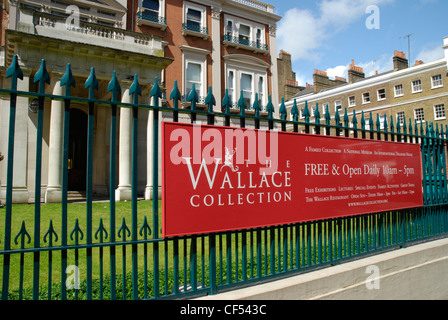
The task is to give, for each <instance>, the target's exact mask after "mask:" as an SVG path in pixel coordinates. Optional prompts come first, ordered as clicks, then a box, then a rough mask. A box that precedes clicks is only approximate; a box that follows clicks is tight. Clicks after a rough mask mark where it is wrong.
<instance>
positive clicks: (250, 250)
mask: <svg viewBox="0 0 448 320" xmlns="http://www.w3.org/2000/svg"><path fill="white" fill-rule="evenodd" d="M6 76H7V78H11V89H0V94H2V95H6V96H9V98H10V105H9V117H10V119H9V136H8V154H7V159H6V160H7V181H6V208H5V212H4V216H2V220H1V223H2V224H3V228H2V230H0V232H3V237H2V238H3V239H4V240H3V242H2V243H1V244H0V261H1V263H2V269H1V270H2V272H1V273H0V280H1V283H2V286H1V298H2V300H7V299H20V300H21V299H34V300H38V299H61V300H66V299H80V300H82V299H87V300H91V299H100V300H103V299H112V300H114V299H134V300H137V299H162V298H168V299H175V298H180V297H188V296H196V295H205V294H217V293H218V292H220V291H222V290H228V289H232V288H236V287H239V286H241V285H248V284H253V283H257V282H260V281H266V280H271V279H276V278H278V277H280V276H282V277H283V276H286V275H293V274H298V273H301V272H308V271H310V270H314V269H315V268H321V267H325V266H331V265H334V264H338V263H342V262H344V261H346V260H349V259H355V258H360V257H363V256H365V255H367V254H372V253H381V252H383V251H384V250H391V249H396V248H400V247H403V246H407V245H411V244H413V243H416V242H421V241H427V240H431V239H435V238H438V237H446V235H447V233H448V212H447V209H448V206H447V204H448V192H447V176H446V148H447V143H446V142H447V141H446V133H447V132H448V128H446V127H445V130H444V129H443V128H442V127H440V128H439V126H438V125H436V126H435V127H434V126H433V125H432V124H429V123H426V124H425V128H424V127H423V124H419V125H418V124H416V123H414V126H413V123H412V121H410V122H409V125H406V124H405V125H399V124H397V126H394V125H393V119H391V122H390V124H388V123H387V119H384V120H385V121H384V129H383V130H380V119H379V116H378V118H377V123H376V129H375V127H374V123H373V118H372V115H370V118H369V119H370V120H369V123H366V120H365V117H364V114H363V113H362V114H361V120H360V125H361V126H360V127H358V122H357V114H356V112H355V111H353V117H352V119H350V118H349V116H348V114H347V110H346V111H345V114H344V115H343V117H342V118H341V116H340V115H339V113H336V114H335V116H334V117H331V116H330V113H329V111H328V108H327V110H326V113H325V116H324V118H323V119H321V116H320V114H319V111H318V110H319V108H316V109H315V110H316V112H315V114H314V115H313V116H314V120H315V121H314V123H311V122H310V117H311V115H310V112H309V109H308V106H307V105H306V106H305V109H304V112H303V115H304V117H305V121H304V122H299V121H298V118H299V112H298V108H297V105H296V104H295V103H294V105H293V107H292V109H291V117H292V120H291V121H290V120H287V117H288V114H287V110H286V107H285V104H284V102H283V101H282V104H281V107H280V110H279V113H280V119H275V118H274V106H273V104H272V102H271V100H270V99H269V103H268V105H267V107H266V111H267V117H264V116H260V107H259V104H258V99H255V102H254V106H253V108H252V110H251V111H253V115H250V116H249V115H246V108H245V107H244V106H245V104H244V99H240V101H239V102H238V105H239V107H240V113H239V114H235V113H231V112H230V109H231V107H232V105H233V104H232V101H230V99H229V96H228V94H226V95H225V98H224V100H223V101H222V108H223V112H221V113H219V112H214V111H213V106H214V105H215V104H216V101H215V99H214V97H213V95H212V94H211V92H212V90H211V88H209V93H208V95H207V97H206V98H205V101H204V103H205V105H207V107H208V109H207V110H202V111H200V110H197V108H196V105H197V103H198V101H199V98H198V96H197V93H196V90H195V88H193V90H192V91H191V93H190V95H189V96H188V98H187V100H188V101H189V102H190V103H191V108H190V109H188V110H186V109H180V108H179V102H180V101H181V99H182V96H181V94H180V92H179V90H178V89H177V83H175V85H174V90H173V91H172V93H171V95H170V99H171V100H172V101H173V108H166V107H162V106H159V102H158V101H159V99H158V98H161V97H162V92H161V90H160V88H159V86H158V84H157V79H156V81H155V85H154V87H153V88H152V90H151V92H150V96H151V98H154V99H153V101H154V103H153V105H142V104H140V103H139V96H140V95H141V93H142V89H141V87H140V85H139V83H138V76H137V75H136V76H135V77H134V82H133V84H132V86H131V88H130V90H129V94H130V95H131V96H132V103H122V102H119V101H118V97H119V93H120V91H121V89H120V84H119V81H118V79H117V76H116V73H115V72H114V73H113V75H112V80H111V81H110V82H109V85H108V87H107V91H108V92H110V93H111V99H110V101H104V100H98V99H96V98H95V94H96V90H97V89H98V81H97V79H96V77H95V70H94V69H93V68H92V70H91V73H90V76H89V77H88V78H87V81H86V82H85V84H84V88H85V90H86V91H87V93H88V98H78V97H72V96H71V88H72V87H73V86H74V85H75V83H74V77H73V76H72V74H71V67H70V64H69V65H68V66H67V71H66V73H65V75H64V76H63V78H62V80H61V86H63V87H64V88H65V93H64V96H55V95H50V94H46V93H45V86H46V84H48V83H49V82H50V77H49V74H48V72H47V70H46V66H45V61H44V60H43V61H42V64H41V67H40V69H39V70H38V71H37V73H36V74H35V75H34V81H35V82H36V83H37V84H38V92H20V91H17V82H18V79H22V77H23V74H22V71H21V69H20V67H19V64H18V61H17V57H16V56H15V57H14V58H13V62H12V65H11V66H10V67H9V68H8V69H7V73H6ZM19 96H25V97H29V98H31V99H32V98H37V99H38V110H37V119H38V121H37V134H36V163H35V166H36V171H35V201H34V205H32V209H33V210H32V211H33V212H32V214H31V216H32V218H28V220H26V219H25V218H23V217H18V216H16V215H14V213H15V211H18V210H19V208H18V207H16V206H15V205H13V204H12V193H13V167H14V162H13V159H14V143H15V140H14V134H15V122H16V119H15V118H16V112H15V111H16V106H17V97H19ZM52 99H53V100H62V101H64V135H63V161H64V162H63V163H64V167H63V191H62V198H61V201H62V203H61V205H60V207H58V209H57V213H56V215H55V214H48V213H47V207H46V206H47V205H43V204H41V201H40V197H41V175H42V171H41V168H42V133H43V129H44V121H43V112H44V107H45V101H46V100H52ZM72 103H77V104H84V105H86V106H87V107H88V127H87V131H88V132H87V159H86V161H87V179H86V181H87V182H86V188H87V191H86V202H85V204H83V207H82V208H83V210H85V215H84V217H82V216H76V217H73V216H72V215H70V214H69V211H70V210H71V209H73V207H71V206H73V204H69V203H68V201H67V185H68V184H67V171H68V168H67V164H68V141H69V125H70V121H69V117H70V108H71V105H72ZM104 105H105V106H108V107H109V109H110V114H111V120H110V160H109V162H110V164H109V168H110V174H109V180H110V190H112V192H110V196H109V201H108V202H106V203H103V202H101V203H99V204H98V203H95V202H94V199H93V188H92V176H93V168H92V165H93V161H92V159H93V147H94V145H93V124H94V123H95V120H96V119H95V113H94V109H95V108H96V107H97V106H104ZM119 108H131V109H132V150H133V152H132V201H131V204H130V206H128V207H126V210H125V211H126V214H125V215H124V216H123V215H122V214H117V210H118V209H119V208H121V209H122V208H123V207H122V206H124V205H126V204H123V203H116V201H115V200H116V199H115V193H114V192H113V190H115V188H116V185H115V177H116V172H115V167H116V162H117V160H116V145H117V127H116V121H117V111H118V109H119ZM143 110H145V111H148V110H149V111H152V112H153V114H154V117H153V133H152V134H153V168H152V170H153V172H154V173H155V174H153V181H152V183H153V186H158V185H159V180H158V179H159V177H158V174H157V172H158V166H159V164H158V148H159V145H158V141H159V125H160V120H159V113H160V112H164V113H167V114H170V115H172V118H173V120H174V121H178V118H179V114H180V113H183V114H184V115H187V116H188V117H189V118H190V119H191V122H192V123H193V122H195V121H196V120H197V118H201V119H205V120H206V121H207V123H208V124H210V125H213V124H214V123H215V120H216V118H223V120H224V124H225V125H227V126H229V125H230V123H231V121H230V120H231V118H233V119H237V120H239V126H240V127H245V126H246V122H249V121H250V122H251V123H253V124H254V125H255V128H262V127H268V128H269V129H270V130H272V129H274V127H277V128H276V130H277V129H279V130H282V131H286V130H287V129H289V128H290V129H292V131H294V132H299V130H304V131H305V132H306V133H309V132H311V130H312V129H314V131H315V133H316V134H322V135H331V134H334V135H337V136H340V135H345V136H347V137H348V136H350V135H351V134H352V135H353V136H354V137H356V138H362V139H377V140H385V141H399V142H402V143H419V144H420V146H421V150H422V157H423V188H424V190H423V191H424V203H425V206H424V207H422V208H413V209H406V210H398V211H388V212H377V213H372V214H367V215H362V216H355V217H343V218H337V219H328V220H322V221H313V222H306V223H296V224H288V225H280V226H266V227H261V228H256V229H250V230H238V231H230V232H222V233H217V234H205V235H191V236H183V237H176V238H168V239H167V238H161V237H160V235H159V230H160V227H161V224H160V220H159V213H160V212H159V202H158V201H137V175H138V170H137V167H138V158H137V153H138V149H137V148H138V144H137V141H138V113H139V112H140V111H143ZM251 114H252V113H251ZM341 121H342V122H343V123H341ZM332 122H333V124H331V123H332ZM350 124H351V125H350ZM367 127H368V128H369V129H366V128H367ZM152 198H153V199H158V198H159V194H158V188H157V187H155V188H153V195H152ZM104 207H106V211H107V212H104V210H103V209H104ZM27 208H29V206H28V207H27ZM20 209H23V207H21V208H20ZM101 210H102V211H101ZM151 211H152V213H151ZM44 212H45V213H44ZM47 215H50V217H48V216H47ZM20 219H23V220H22V221H20ZM126 219H127V220H126ZM30 220H31V221H30ZM129 220H130V224H129ZM117 223H118V224H117ZM30 224H32V225H33V230H32V231H31V230H30V229H27V226H29V225H30ZM46 225H48V229H45V228H46ZM129 250H130V251H129ZM120 264H121V268H120ZM72 270H80V273H79V274H78V273H76V272H75V273H72ZM73 274H75V275H76V277H74V278H75V281H72V280H73ZM73 284H76V285H73Z"/></svg>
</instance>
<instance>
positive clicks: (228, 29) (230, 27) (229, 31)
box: [226, 20, 233, 37]
mask: <svg viewBox="0 0 448 320" xmlns="http://www.w3.org/2000/svg"><path fill="white" fill-rule="evenodd" d="M226 34H227V36H229V37H231V36H233V21H232V20H229V21H227V26H226Z"/></svg>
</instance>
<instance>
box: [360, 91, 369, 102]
mask: <svg viewBox="0 0 448 320" xmlns="http://www.w3.org/2000/svg"><path fill="white" fill-rule="evenodd" d="M362 103H363V104H366V103H370V92H364V93H363V94H362Z"/></svg>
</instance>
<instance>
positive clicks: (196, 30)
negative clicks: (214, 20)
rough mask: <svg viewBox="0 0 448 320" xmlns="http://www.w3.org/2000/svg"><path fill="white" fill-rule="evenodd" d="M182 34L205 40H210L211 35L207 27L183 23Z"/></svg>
mask: <svg viewBox="0 0 448 320" xmlns="http://www.w3.org/2000/svg"><path fill="white" fill-rule="evenodd" d="M182 34H183V35H184V36H185V35H191V36H196V37H201V38H204V39H208V37H209V33H208V28H207V27H202V26H200V25H196V24H192V23H183V24H182Z"/></svg>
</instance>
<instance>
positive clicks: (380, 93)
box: [377, 88, 386, 101]
mask: <svg viewBox="0 0 448 320" xmlns="http://www.w3.org/2000/svg"><path fill="white" fill-rule="evenodd" d="M377 93H378V94H377V95H378V101H381V100H386V89H384V88H383V89H379V90H378V92H377Z"/></svg>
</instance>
